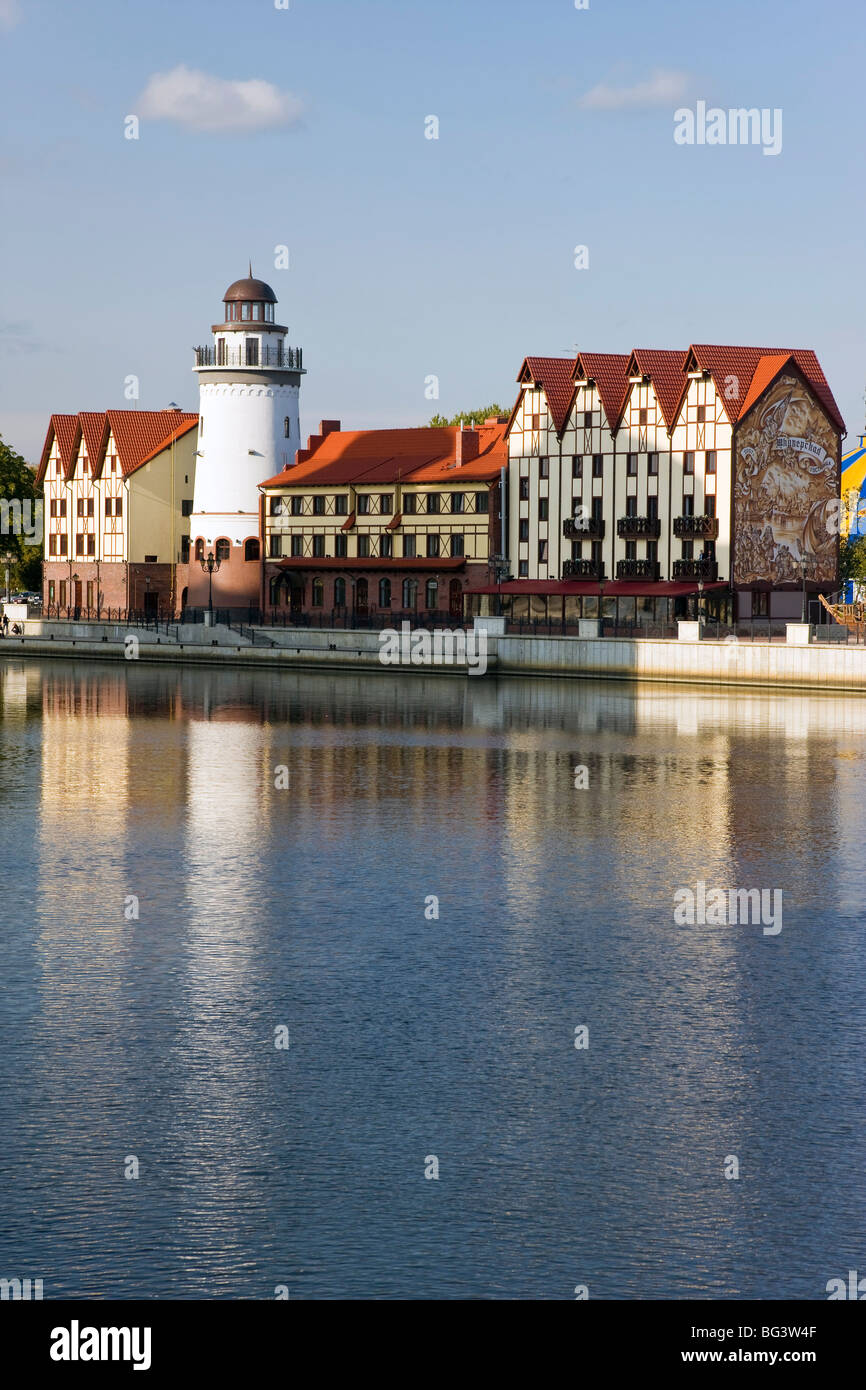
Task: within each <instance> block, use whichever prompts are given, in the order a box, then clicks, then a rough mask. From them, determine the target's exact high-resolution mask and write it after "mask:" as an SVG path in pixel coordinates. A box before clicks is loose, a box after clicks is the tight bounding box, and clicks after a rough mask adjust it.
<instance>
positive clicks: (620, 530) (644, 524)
mask: <svg viewBox="0 0 866 1390" xmlns="http://www.w3.org/2000/svg"><path fill="white" fill-rule="evenodd" d="M661 533H662V524H661V522H660V521H659V519H658V517H657V516H621V517H620V518H619V521H618V522H617V523H616V534H617V535H618V536H619V537H620V539H621V540H626V541H637V540H656V541H657V540H658V538H659V536H660V535H661Z"/></svg>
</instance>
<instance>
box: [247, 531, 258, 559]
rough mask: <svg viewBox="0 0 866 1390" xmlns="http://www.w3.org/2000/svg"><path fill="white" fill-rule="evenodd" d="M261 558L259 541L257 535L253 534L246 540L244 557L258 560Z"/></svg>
mask: <svg viewBox="0 0 866 1390" xmlns="http://www.w3.org/2000/svg"><path fill="white" fill-rule="evenodd" d="M258 558H259V542H258V537H257V536H251V537H250V539H249V540H246V541H244V559H245V560H257V559H258Z"/></svg>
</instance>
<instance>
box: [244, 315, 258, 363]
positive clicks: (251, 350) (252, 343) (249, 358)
mask: <svg viewBox="0 0 866 1390" xmlns="http://www.w3.org/2000/svg"><path fill="white" fill-rule="evenodd" d="M244 308H245V309H246V308H247V305H246V304H245V305H244ZM246 364H247V366H248V367H257V366H258V365H259V340H258V338H247V340H246Z"/></svg>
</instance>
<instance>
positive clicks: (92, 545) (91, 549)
mask: <svg viewBox="0 0 866 1390" xmlns="http://www.w3.org/2000/svg"><path fill="white" fill-rule="evenodd" d="M87 553H88V555H95V554H96V537H95V536H88V537H87Z"/></svg>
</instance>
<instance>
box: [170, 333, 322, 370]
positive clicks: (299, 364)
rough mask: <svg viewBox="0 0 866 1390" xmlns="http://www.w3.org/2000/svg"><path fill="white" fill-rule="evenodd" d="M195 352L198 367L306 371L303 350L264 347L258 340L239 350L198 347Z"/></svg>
mask: <svg viewBox="0 0 866 1390" xmlns="http://www.w3.org/2000/svg"><path fill="white" fill-rule="evenodd" d="M193 352H194V353H195V365H196V366H197V367H280V368H282V369H283V370H285V371H290V372H301V371H303V369H304V353H303V349H302V348H293V347H262V346H261V345H260V344H259V341H258V339H254V340H253V341H252V342H250V343H246V344H245V345H244V346H243V347H239V348H238V347H223V348H218V347H214V346H211V347H197V348H193Z"/></svg>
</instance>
